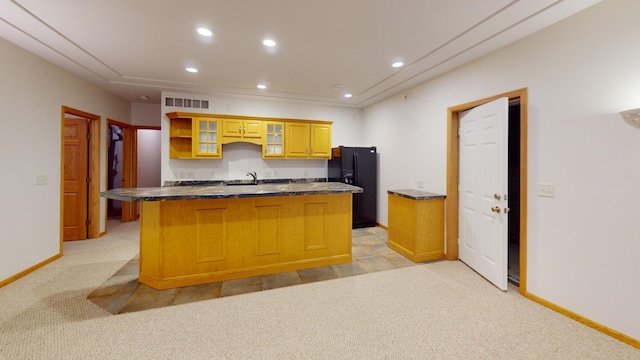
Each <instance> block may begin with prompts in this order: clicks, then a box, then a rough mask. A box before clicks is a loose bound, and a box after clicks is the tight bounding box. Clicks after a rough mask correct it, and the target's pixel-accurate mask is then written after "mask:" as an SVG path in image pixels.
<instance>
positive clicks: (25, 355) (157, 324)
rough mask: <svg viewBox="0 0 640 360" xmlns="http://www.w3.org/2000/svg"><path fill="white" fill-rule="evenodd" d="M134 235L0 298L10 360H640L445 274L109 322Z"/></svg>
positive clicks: (409, 272)
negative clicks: (100, 297) (100, 299)
mask: <svg viewBox="0 0 640 360" xmlns="http://www.w3.org/2000/svg"><path fill="white" fill-rule="evenodd" d="M137 226H138V224H137V223H130V224H122V225H119V226H117V227H115V228H114V229H110V231H109V234H108V235H107V236H104V237H103V238H100V239H97V240H90V241H83V242H72V243H68V244H65V256H64V257H63V258H62V259H60V260H58V261H55V262H53V263H52V264H49V265H47V266H45V267H44V268H42V269H40V270H38V271H36V272H34V273H32V274H30V275H28V276H26V277H24V278H22V279H20V280H18V281H16V282H14V283H11V284H9V285H7V286H5V287H3V288H0V304H1V310H0V358H2V359H11V360H13V359H640V350H638V349H635V348H633V347H631V346H629V345H626V344H624V343H622V342H619V341H617V340H615V339H613V338H610V337H608V336H606V335H603V334H601V333H599V332H596V331H595V330H592V329H590V328H588V327H585V326H583V325H581V324H579V323H577V322H575V321H573V320H571V319H569V318H566V317H564V316H562V315H560V314H557V313H555V312H553V311H551V310H548V309H546V308H544V307H542V306H540V305H537V304H535V303H533V302H531V301H529V300H527V299H525V298H523V297H522V296H520V295H519V294H518V293H517V289H515V288H512V289H510V290H509V292H507V293H503V292H501V291H499V290H497V289H496V288H495V287H494V286H492V285H490V284H489V283H487V282H486V281H485V280H484V279H482V278H481V277H479V276H478V275H477V274H476V273H475V272H473V271H471V270H470V269H469V268H467V267H466V266H465V265H464V264H462V263H460V262H446V261H443V262H437V263H431V264H425V265H419V266H413V267H408V268H402V269H397V270H389V271H384V272H378V273H373V274H366V275H359V276H354V277H348V278H343V279H336V280H328V281H323V282H317V283H312V284H305V285H297V286H292V287H286V288H280V289H274V290H267V291H262V292H257V293H251V294H245V295H237V296H232V297H227V298H219V299H214V300H207V301H201V302H197V303H190V304H184V305H176V306H171V307H166V308H159V309H153V310H147V311H140V312H134V313H128V314H121V315H112V314H110V313H108V312H107V311H106V310H103V309H102V308H100V307H98V306H97V305H95V304H94V303H92V302H91V301H89V300H87V299H86V297H87V295H88V294H89V293H90V292H91V291H93V289H95V288H96V287H98V286H100V285H101V284H102V283H103V282H104V281H105V280H106V279H107V278H109V277H110V276H111V275H112V274H113V273H114V272H116V271H117V270H118V269H120V268H121V267H122V266H123V265H124V264H125V263H126V262H127V261H128V260H129V259H131V258H132V257H133V256H135V255H136V253H137V251H138V243H137V236H138V232H137Z"/></svg>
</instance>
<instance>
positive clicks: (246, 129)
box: [222, 119, 262, 145]
mask: <svg viewBox="0 0 640 360" xmlns="http://www.w3.org/2000/svg"><path fill="white" fill-rule="evenodd" d="M237 141H244V142H250V143H254V144H258V145H260V144H262V121H260V120H258V119H222V143H223V144H228V143H232V142H237Z"/></svg>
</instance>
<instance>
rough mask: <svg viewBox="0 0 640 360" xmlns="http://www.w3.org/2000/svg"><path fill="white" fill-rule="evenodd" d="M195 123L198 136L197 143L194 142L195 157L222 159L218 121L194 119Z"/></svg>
mask: <svg viewBox="0 0 640 360" xmlns="http://www.w3.org/2000/svg"><path fill="white" fill-rule="evenodd" d="M193 123H194V129H195V131H194V132H195V134H196V137H195V141H193V155H194V156H195V157H206V158H221V157H222V151H221V145H220V140H219V136H218V135H219V122H218V119H211V118H194V121H193Z"/></svg>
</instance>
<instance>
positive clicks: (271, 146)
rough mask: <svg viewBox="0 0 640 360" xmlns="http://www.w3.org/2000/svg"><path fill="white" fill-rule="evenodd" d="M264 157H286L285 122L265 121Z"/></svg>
mask: <svg viewBox="0 0 640 360" xmlns="http://www.w3.org/2000/svg"><path fill="white" fill-rule="evenodd" d="M264 126H265V129H264V134H265V136H264V138H263V139H264V142H263V144H262V148H263V152H262V157H264V158H267V157H271V158H274V157H284V123H282V122H272V121H267V122H265V125H264Z"/></svg>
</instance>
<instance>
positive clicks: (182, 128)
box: [169, 116, 193, 159]
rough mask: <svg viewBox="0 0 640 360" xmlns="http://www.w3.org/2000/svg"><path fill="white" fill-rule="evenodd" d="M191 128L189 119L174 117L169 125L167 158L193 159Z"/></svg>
mask: <svg viewBox="0 0 640 360" xmlns="http://www.w3.org/2000/svg"><path fill="white" fill-rule="evenodd" d="M192 138H193V127H192V125H191V118H190V117H188V118H187V117H177V116H176V117H175V118H171V119H170V125H169V157H170V158H173V159H191V158H192V157H193V144H192Z"/></svg>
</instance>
